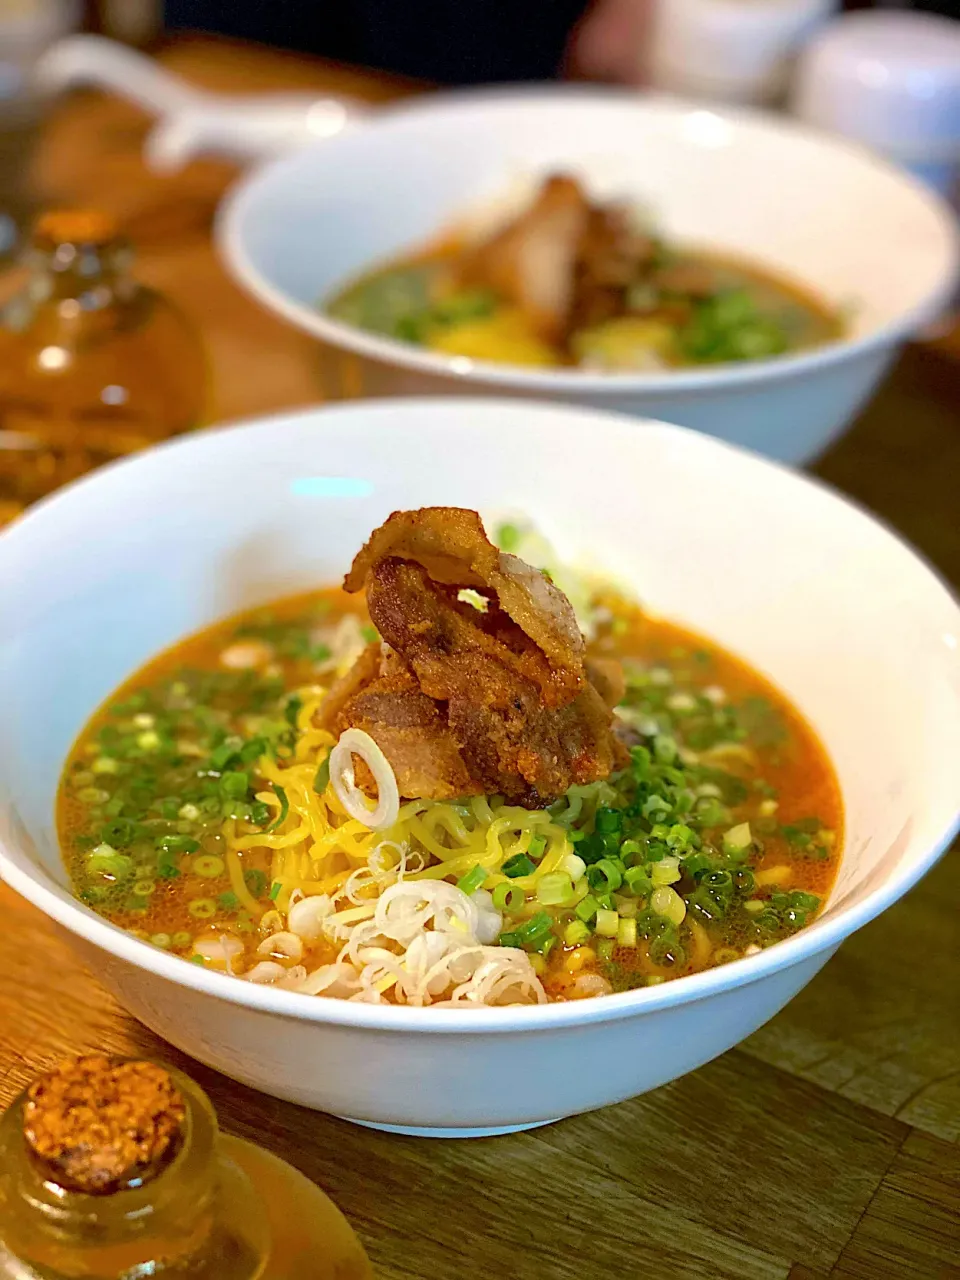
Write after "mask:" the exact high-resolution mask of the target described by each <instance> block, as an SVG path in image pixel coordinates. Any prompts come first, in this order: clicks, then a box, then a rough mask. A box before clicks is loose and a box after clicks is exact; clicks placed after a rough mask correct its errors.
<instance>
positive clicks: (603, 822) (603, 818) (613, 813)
mask: <svg viewBox="0 0 960 1280" xmlns="http://www.w3.org/2000/svg"><path fill="white" fill-rule="evenodd" d="M594 826H595V827H596V829H597V831H599V832H600V834H601V835H608V834H610V833H612V832H616V831H619V830H620V828H621V827H622V826H623V814H622V813H621V812H620V810H619V809H598V810H597V816H596V820H595V822H594Z"/></svg>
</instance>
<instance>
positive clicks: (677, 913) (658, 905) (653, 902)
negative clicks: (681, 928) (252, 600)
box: [650, 885, 687, 925]
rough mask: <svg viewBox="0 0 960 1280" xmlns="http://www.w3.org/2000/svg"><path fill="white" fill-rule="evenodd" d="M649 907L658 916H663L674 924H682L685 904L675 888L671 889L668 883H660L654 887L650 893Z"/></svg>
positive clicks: (685, 912)
mask: <svg viewBox="0 0 960 1280" xmlns="http://www.w3.org/2000/svg"><path fill="white" fill-rule="evenodd" d="M650 907H651V909H652V910H653V911H655V912H656V914H657V915H658V916H663V917H664V919H666V920H669V921H670V923H671V924H676V925H679V924H682V923H683V918H684V916H685V915H686V914H687V904H686V903H685V902H684V900H683V899H682V898H681V897H680V895H679V893H677V891H676V889H671V888H670V887H669V886H668V885H660V887H659V888H657V889H654V891H653V893H652V894H651V895H650Z"/></svg>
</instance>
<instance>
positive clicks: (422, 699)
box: [320, 507, 624, 808]
mask: <svg viewBox="0 0 960 1280" xmlns="http://www.w3.org/2000/svg"><path fill="white" fill-rule="evenodd" d="M344 587H345V588H346V590H347V591H359V590H363V589H365V590H366V593H367V607H368V609H369V611H370V617H371V619H372V620H373V622H374V624H375V626H376V627H377V630H378V631H379V633H380V635H381V637H382V643H381V644H380V645H379V646H377V645H371V646H369V647H368V649H367V650H365V652H364V653H363V654H362V655H361V656H360V658H359V659H358V660H357V663H356V665H355V666H354V668H353V669H352V670H351V671H350V672H348V673H347V675H346V676H344V677H343V678H342V679H341V680H340V681H339V682H338V683H337V684H336V685H335V686H334V687H333V688H332V689H331V691H330V693H329V695H328V696H327V699H326V701H325V702H324V704H323V706H322V707H321V709H320V721H321V723H323V724H324V725H325V726H326V727H328V728H329V729H331V730H332V731H333V732H335V733H338V734H339V733H342V732H343V731H344V730H346V729H348V728H359V729H363V730H364V731H365V732H367V733H369V734H370V736H371V737H372V738H373V739H374V741H375V742H377V744H378V745H379V746H380V748H381V750H382V751H383V753H384V755H385V756H386V757H387V759H388V760H389V761H390V764H391V765H392V767H393V770H394V772H395V774H396V775H397V782H398V786H399V788H400V794H401V795H402V796H405V797H407V798H425V799H433V800H443V799H454V798H456V797H457V796H463V795H478V794H497V795H503V796H505V797H506V798H507V799H509V800H510V801H512V802H514V803H518V804H524V805H527V806H529V807H532V808H534V807H538V806H542V805H546V804H549V803H550V802H551V801H553V800H554V799H556V798H557V797H558V796H560V795H562V794H563V793H564V792H565V791H566V790H567V789H568V788H569V787H570V786H572V785H573V784H574V783H587V782H593V781H596V780H598V779H600V778H605V777H607V776H608V774H609V773H610V772H611V771H612V770H613V768H615V767H616V766H617V765H618V764H620V763H622V762H623V760H624V748H623V746H622V744H621V743H620V741H619V739H618V738H617V737H616V736H615V734H614V732H613V727H612V725H613V715H612V711H611V707H612V705H613V704H614V703H615V702H616V701H617V700H618V699H619V697H620V696H621V695H622V691H623V685H622V676H621V674H620V672H619V670H618V669H617V667H616V664H610V663H606V662H604V663H599V664H598V663H593V664H591V666H590V669H589V670H588V669H587V668H586V667H585V660H584V644H583V637H582V635H581V634H580V629H579V627H578V625H577V621H576V617H575V615H574V613H573V610H572V608H571V606H570V602H569V601H568V600H567V598H566V596H564V595H563V593H562V592H560V591H558V590H557V588H556V587H555V586H554V585H553V584H552V583H551V582H549V581H548V580H547V579H546V578H545V577H544V576H543V575H542V574H541V573H540V572H538V571H537V570H536V569H534V568H532V567H531V566H530V565H528V564H525V563H524V562H523V561H522V560H518V559H517V558H516V557H515V556H509V555H504V554H503V553H501V552H500V551H498V550H497V548H496V547H494V546H493V545H492V543H491V542H490V541H489V540H488V539H487V536H486V534H485V533H484V530H483V524H482V523H481V520H480V517H479V516H478V515H477V513H476V512H475V511H465V510H461V509H460V508H456V507H427V508H423V509H421V510H419V511H397V512H394V514H393V515H392V516H390V518H389V519H388V520H387V521H386V522H385V523H384V524H383V525H381V526H380V528H379V529H376V530H375V531H374V532H373V534H372V535H371V537H370V539H369V541H368V542H367V544H366V546H365V547H363V549H362V550H361V551H360V553H359V554H358V555H357V557H356V559H355V560H354V562H353V565H352V567H351V569H350V572H349V573H348V574H347V576H346V578H345V579H344ZM467 587H469V588H471V589H473V590H474V591H477V592H478V593H480V595H481V597H482V603H483V605H484V607H483V608H479V609H478V608H476V607H474V604H472V603H469V602H467V601H464V600H461V599H460V598H459V595H460V592H461V591H462V590H463V589H464V588H467ZM594 678H595V679H596V681H597V687H595V686H594V684H593V683H592V680H593V679H594ZM357 777H358V782H359V783H360V785H361V786H363V787H365V788H366V787H367V786H368V784H369V785H372V779H367V778H366V776H365V775H364V773H363V770H362V768H360V769H359V770H358V775H357Z"/></svg>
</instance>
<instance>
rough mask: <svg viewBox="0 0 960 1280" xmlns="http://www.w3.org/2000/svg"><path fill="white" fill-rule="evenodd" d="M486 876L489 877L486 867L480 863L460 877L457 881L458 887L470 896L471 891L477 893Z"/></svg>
mask: <svg viewBox="0 0 960 1280" xmlns="http://www.w3.org/2000/svg"><path fill="white" fill-rule="evenodd" d="M486 878H487V869H486V867H481V866H480V865H479V863H478V864H477V866H475V867H473V868H471V870H470V871H468V872H467V873H466V875H462V876H461V877H460V879H459V880H458V881H457V888H458V889H460V890H461V892H463V893H465V894H467V895H468V896H469V895H470V894H471V893H475V892H476V890H477V889H479V888H480V886H481V885H482V884H483V882H484V880H486Z"/></svg>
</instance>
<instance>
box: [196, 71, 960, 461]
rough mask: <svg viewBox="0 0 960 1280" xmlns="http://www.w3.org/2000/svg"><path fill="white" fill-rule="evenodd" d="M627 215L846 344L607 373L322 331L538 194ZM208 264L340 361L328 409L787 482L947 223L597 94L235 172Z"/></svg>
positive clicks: (922, 209)
mask: <svg viewBox="0 0 960 1280" xmlns="http://www.w3.org/2000/svg"><path fill="white" fill-rule="evenodd" d="M556 170H566V171H571V172H574V173H576V174H579V175H580V176H581V177H582V178H583V179H584V180H585V181H586V184H587V187H588V189H589V190H590V192H591V194H594V195H596V196H598V197H601V198H610V197H614V196H624V197H627V198H629V199H631V200H634V201H636V202H638V203H639V204H640V205H642V206H643V207H644V208H647V209H649V211H650V213H651V215H652V216H653V219H654V220H655V222H656V223H657V225H658V226H660V227H661V228H662V229H663V231H664V233H665V234H666V235H667V236H668V237H669V238H671V239H677V240H679V241H681V242H686V243H690V244H696V245H700V246H704V247H709V248H714V249H716V250H718V251H721V252H726V253H729V254H731V255H733V256H738V257H742V258H744V259H745V260H747V261H753V262H755V263H756V264H757V265H758V266H760V267H763V266H766V267H769V268H770V269H771V270H773V271H776V272H779V273H781V274H783V275H785V276H786V277H788V278H793V279H795V280H797V281H798V282H800V283H801V284H805V285H806V286H808V287H809V288H811V289H812V290H813V291H814V292H815V293H816V294H817V295H819V296H820V297H821V298H822V299H823V300H824V301H825V302H827V303H828V304H830V305H832V306H834V307H841V308H844V309H848V310H849V314H850V326H849V331H848V334H847V337H846V338H845V339H844V340H842V341H840V342H836V343H832V344H830V345H828V346H825V347H821V348H818V349H815V350H811V351H807V352H801V353H799V354H796V355H787V356H783V357H779V358H776V359H770V360H762V361H754V362H749V363H741V364H734V365H722V366H712V367H702V368H698V369H683V370H669V371H667V372H664V373H636V374H607V373H600V374H597V373H587V372H582V371H580V370H577V369H559V370H556V369H551V370H542V369H522V368H518V367H514V366H510V365H501V364H491V363H486V362H483V361H474V360H469V359H466V358H464V357H462V356H461V357H457V356H453V357H451V356H445V355H442V354H437V353H434V352H429V351H425V350H423V349H422V348H419V347H416V346H412V345H409V344H405V343H401V342H396V341H393V340H391V339H388V338H381V337H378V336H377V335H375V334H370V333H366V332H364V331H362V330H360V329H357V328H355V327H353V326H350V325H347V324H342V323H340V322H338V321H336V320H333V319H331V318H329V317H328V316H326V315H324V314H323V312H322V309H321V302H322V300H323V299H328V298H329V297H330V296H331V294H332V293H334V292H335V291H336V290H337V288H338V287H339V286H340V285H342V284H344V283H345V282H346V281H347V280H349V279H350V278H351V277H354V276H356V275H358V274H360V273H362V272H363V271H365V270H368V269H370V268H371V267H373V266H376V265H377V264H379V263H382V262H383V261H384V260H388V259H390V258H391V257H393V256H396V255H398V254H400V253H402V252H404V251H406V250H408V249H411V248H418V247H420V246H422V245H423V244H425V243H427V242H428V241H430V240H431V239H432V238H433V237H435V236H436V235H437V234H438V233H439V232H441V231H443V230H444V229H445V228H446V227H447V226H448V225H449V224H451V223H456V222H459V221H460V220H461V219H462V218H463V216H464V215H465V214H466V213H467V212H468V211H469V210H471V209H479V208H483V207H484V205H485V204H488V203H490V202H493V203H494V204H496V203H497V202H502V201H503V198H504V196H505V194H506V195H507V196H510V195H512V196H514V197H516V196H517V194H518V190H519V188H520V187H522V186H523V185H524V184H526V185H527V186H528V187H529V186H530V184H531V183H532V182H533V180H534V179H535V178H537V177H538V176H542V175H543V174H545V173H548V172H551V171H556ZM218 238H219V243H220V247H221V250H222V252H223V254H224V256H225V258H226V261H227V264H228V266H229V267H230V269H231V270H232V271H233V272H234V274H235V275H236V276H237V278H238V279H239V280H240V281H241V283H243V284H244V285H245V286H246V287H247V288H248V289H249V290H250V291H251V292H252V293H253V294H254V296H255V297H257V298H258V299H259V300H260V301H261V302H263V303H264V304H265V305H266V306H268V307H270V308H272V309H273V310H274V311H277V312H278V313H279V314H281V315H283V316H285V317H286V318H287V319H288V320H290V321H292V322H293V323H294V324H296V325H298V326H299V327H300V328H302V329H305V330H307V331H308V332H310V333H312V334H314V335H315V336H316V337H318V338H321V339H323V340H324V342H326V343H328V344H330V346H331V347H332V348H333V349H334V350H336V351H338V352H340V353H341V354H342V353H348V354H351V355H352V356H354V357H356V358H357V359H358V360H359V380H358V379H357V377H356V374H357V370H356V369H354V370H353V371H352V376H351V379H349V380H347V379H345V380H343V382H342V384H340V383H338V375H339V374H340V373H342V371H343V368H344V366H343V363H342V362H339V364H337V365H335V367H334V369H333V370H332V372H331V387H330V391H331V393H332V394H334V395H337V394H346V393H347V389H348V388H350V389H351V392H355V390H356V389H357V385H358V381H359V386H360V387H361V388H362V391H363V393H364V394H366V395H391V394H393V395H395V394H404V395H406V394H426V393H430V394H435V393H438V392H445V393H448V394H449V393H460V394H462V393H465V392H473V393H477V392H482V393H486V394H491V393H499V394H513V395H524V396H534V397H538V398H550V399H557V400H564V401H568V402H572V403H577V404H582V405H588V406H591V407H594V408H605V409H617V410H621V411H626V412H629V413H632V414H636V415H643V416H648V417H655V418H662V419H665V420H667V421H670V422H676V423H680V424H681V425H684V426H689V427H694V428H696V429H698V430H700V431H706V432H709V433H710V434H712V435H716V436H719V437H721V438H722V439H725V440H730V441H733V442H734V443H737V444H742V445H746V446H748V447H750V448H753V449H756V450H758V451H760V452H762V453H766V454H768V455H770V456H772V457H774V458H778V459H780V460H782V461H786V462H791V463H802V462H806V461H809V460H810V459H811V458H813V457H815V456H816V455H817V454H819V453H820V452H821V451H822V450H823V449H824V448H825V447H826V445H827V444H828V443H829V442H830V441H831V440H832V439H834V438H835V437H836V436H837V435H838V434H839V433H840V432H841V431H842V430H843V429H844V427H845V426H846V425H847V424H848V423H849V421H850V420H851V418H852V417H853V415H854V414H855V413H856V412H857V410H858V409H859V408H860V406H861V405H862V403H863V402H864V400H865V399H866V397H867V396H869V394H870V393H871V391H872V390H873V388H874V387H875V386H876V384H877V382H878V380H879V379H880V377H881V376H882V374H883V373H884V371H885V370H886V368H887V366H888V365H889V363H890V361H891V360H892V359H893V357H894V355H895V354H896V351H897V349H898V347H899V346H900V345H901V344H902V343H903V341H904V340H905V339H906V338H907V337H908V336H909V335H910V334H911V333H913V332H915V331H916V330H917V329H918V328H919V327H921V326H922V325H923V324H924V323H925V322H926V321H928V320H929V319H930V318H931V317H932V316H933V315H935V314H936V312H937V311H938V309H939V308H940V307H941V306H942V305H943V303H944V302H945V300H946V299H947V297H948V295H949V293H950V290H951V289H952V287H953V283H954V280H955V277H956V273H957V236H956V230H955V225H954V219H953V217H952V215H951V214H950V211H949V210H948V209H947V207H946V206H945V205H944V204H943V203H942V202H941V201H939V200H938V198H937V197H936V196H934V195H933V194H932V193H931V192H928V191H927V190H926V189H925V188H924V187H922V186H921V185H920V184H919V183H918V182H916V181H915V180H914V179H912V178H911V177H909V175H907V174H905V173H901V172H899V171H898V170H895V169H893V168H891V167H890V166H888V165H886V164H884V163H883V162H881V161H879V160H876V159H874V158H872V157H871V156H870V155H869V154H868V153H867V152H866V151H863V150H861V149H859V148H858V147H855V146H853V145H851V144H849V143H847V142H843V141H840V140H837V139H831V138H829V137H828V136H826V135H820V134H817V133H814V132H812V131H810V130H807V129H804V128H801V127H800V126H798V125H795V124H792V123H791V122H790V121H788V120H785V119H780V118H777V117H775V116H765V115H763V114H759V113H755V112H749V111H726V110H725V111H723V112H718V111H713V110H705V109H704V108H703V107H702V106H694V105H691V104H685V103H683V102H682V101H679V100H672V99H669V98H660V97H640V96H638V95H636V94H628V93H621V92H615V91H609V90H600V89H587V88H584V89H574V88H566V89H537V90H528V91H517V90H513V91H509V92H504V91H493V92H489V91H488V92H480V93H466V94H446V95H437V96H435V97H430V98H425V99H422V100H418V101H416V102H414V103H413V104H412V105H403V106H400V107H396V108H392V109H391V110H389V111H383V112H381V113H373V114H372V115H371V116H370V117H369V122H367V123H363V124H360V125H358V126H357V127H354V128H351V129H349V130H347V131H346V132H344V133H342V134H340V135H339V136H337V137H335V138H331V139H329V140H328V141H325V142H321V143H319V144H315V145H313V146H311V147H308V148H307V149H305V150H302V151H297V152H295V153H294V154H293V155H290V156H288V157H286V158H285V159H282V160H279V161H277V162H276V163H273V164H270V165H268V166H266V167H264V168H260V169H257V170H256V171H254V173H253V174H252V175H251V176H249V177H247V178H246V179H244V180H243V182H242V183H241V184H240V186H239V187H238V188H236V189H235V190H234V191H233V193H232V194H231V195H230V196H229V197H228V199H227V202H226V205H225V207H224V209H223V213H222V216H221V218H220V223H219V231H218Z"/></svg>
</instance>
